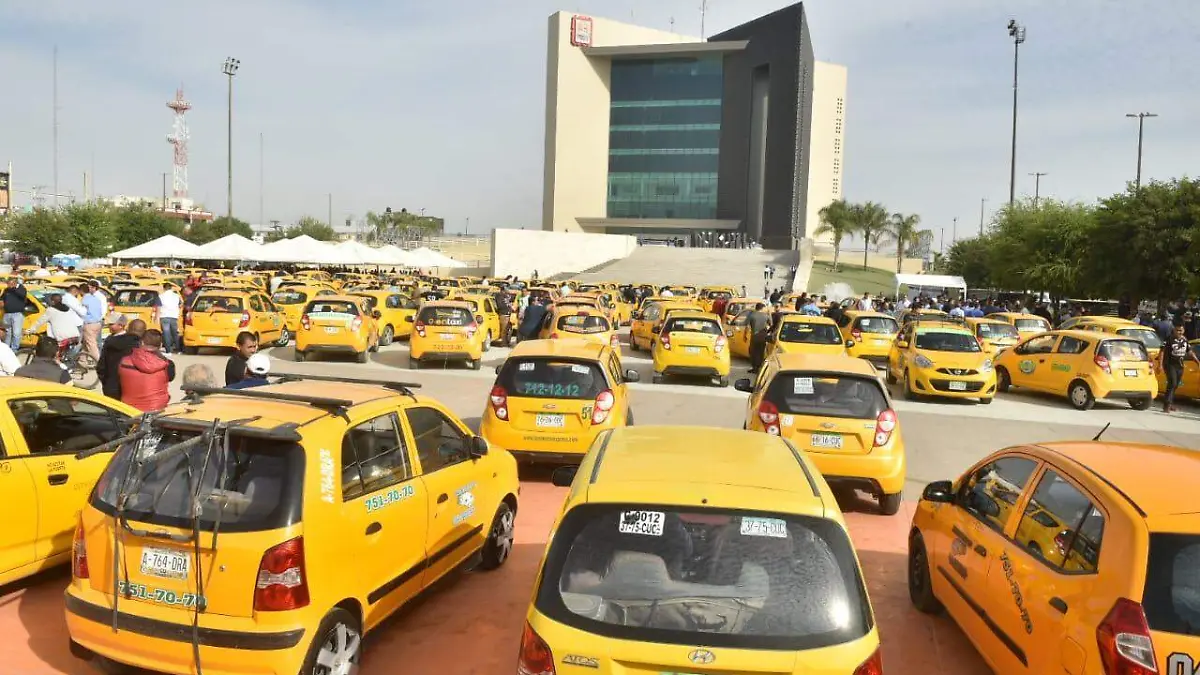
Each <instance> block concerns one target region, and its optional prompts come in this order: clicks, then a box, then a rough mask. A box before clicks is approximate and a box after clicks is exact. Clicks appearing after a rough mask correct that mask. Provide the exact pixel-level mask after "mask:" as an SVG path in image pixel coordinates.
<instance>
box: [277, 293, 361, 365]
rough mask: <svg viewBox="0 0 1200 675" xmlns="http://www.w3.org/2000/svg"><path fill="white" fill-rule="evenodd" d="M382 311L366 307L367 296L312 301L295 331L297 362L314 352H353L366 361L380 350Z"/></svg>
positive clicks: (348, 296)
mask: <svg viewBox="0 0 1200 675" xmlns="http://www.w3.org/2000/svg"><path fill="white" fill-rule="evenodd" d="M378 315H379V310H374V311H372V310H370V309H368V308H367V301H366V298H362V297H358V296H353V295H326V296H323V297H320V298H316V299H314V300H309V301H308V304H307V305H305V307H304V313H303V314H301V315H300V330H298V331H296V355H295V359H296V362H297V363H303V362H304V361H306V360H307V359H308V358H310V357H311V356H313V355H315V354H353V355H354V358H355V360H357V361H358V362H359V363H366V362H367V359H368V358H369V353H370V352H376V351H379V316H378Z"/></svg>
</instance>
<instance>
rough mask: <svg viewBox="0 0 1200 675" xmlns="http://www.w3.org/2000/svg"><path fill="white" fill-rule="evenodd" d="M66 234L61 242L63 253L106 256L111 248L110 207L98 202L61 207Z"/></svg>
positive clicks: (93, 256) (87, 256) (88, 256)
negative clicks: (65, 222) (64, 219)
mask: <svg viewBox="0 0 1200 675" xmlns="http://www.w3.org/2000/svg"><path fill="white" fill-rule="evenodd" d="M63 216H64V217H65V218H66V220H67V230H68V235H67V238H66V240H64V241H63V242H62V247H63V251H62V252H63V253H76V254H78V255H81V256H83V257H85V258H99V257H102V256H106V255H108V254H109V253H111V252H112V250H113V220H112V214H111V208H110V207H109V206H108V205H107V204H103V203H100V202H89V203H76V204H69V205H67V206H66V207H64V208H63Z"/></svg>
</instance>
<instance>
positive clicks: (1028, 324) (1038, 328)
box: [987, 312, 1052, 338]
mask: <svg viewBox="0 0 1200 675" xmlns="http://www.w3.org/2000/svg"><path fill="white" fill-rule="evenodd" d="M987 318H989V319H998V320H1000V321H1004V322H1005V323H1011V324H1012V325H1014V326H1016V328H1017V332H1018V333H1020V334H1021V337H1022V338H1026V337H1029V336H1031V335H1038V334H1039V333H1045V332H1046V331H1048V330H1050V329H1051V328H1052V326H1051V325H1050V322H1049V321H1047V320H1045V319H1043V318H1042V317H1040V316H1037V315H1035V314H1022V313H1020V312H997V313H995V314H988V315H987Z"/></svg>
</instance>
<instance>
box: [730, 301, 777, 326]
mask: <svg viewBox="0 0 1200 675" xmlns="http://www.w3.org/2000/svg"><path fill="white" fill-rule="evenodd" d="M759 303H762V305H763V306H764V307H765V306H766V305H767V304H768V303H767V301H766V300H764V299H762V298H733V299H732V300H730V301H729V302H727V303H725V316H723V317H721V318H722V320H723V321H725V323H730V322H732V321H733V318H734V317H736V316H738V315H739V314H741V313H742V312H745V311H746V310H749V309H754V308H755V307H757V306H758V305H759Z"/></svg>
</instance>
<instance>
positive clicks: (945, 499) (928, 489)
mask: <svg viewBox="0 0 1200 675" xmlns="http://www.w3.org/2000/svg"><path fill="white" fill-rule="evenodd" d="M921 499H923V500H925V501H927V502H934V503H936V504H949V503H950V502H953V501H954V484H953V483H951V482H950V481H948V480H939V481H935V482H933V483H930V484H929V485H926V486H925V491H924V492H922V493H921Z"/></svg>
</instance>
